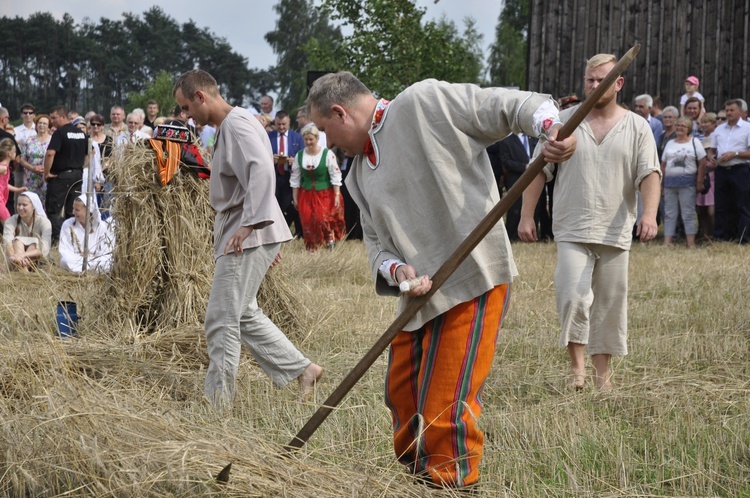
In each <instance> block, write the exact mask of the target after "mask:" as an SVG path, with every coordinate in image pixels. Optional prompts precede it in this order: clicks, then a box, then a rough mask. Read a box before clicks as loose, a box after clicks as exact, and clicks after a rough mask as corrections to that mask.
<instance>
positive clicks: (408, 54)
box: [308, 0, 482, 97]
mask: <svg viewBox="0 0 750 498" xmlns="http://www.w3.org/2000/svg"><path fill="white" fill-rule="evenodd" d="M323 5H324V8H326V9H327V10H328V11H330V12H331V19H333V20H338V21H341V23H342V24H343V25H344V26H346V27H348V28H349V29H350V30H351V31H352V35H351V36H347V37H346V38H345V39H344V41H343V43H342V44H341V45H339V46H338V47H335V49H334V50H328V51H327V50H325V49H324V47H321V46H319V45H316V44H315V43H312V44H310V45H308V51H309V53H310V54H311V55H310V58H311V60H312V61H313V62H314V65H315V66H316V69H320V70H331V71H338V70H348V71H351V72H353V73H355V74H356V75H357V76H358V77H359V78H360V79H361V80H362V82H363V83H365V84H366V85H367V86H368V87H369V88H370V89H371V90H373V91H375V92H376V93H378V94H380V95H384V96H386V95H387V96H391V97H393V96H395V95H397V94H398V93H399V92H400V91H401V90H403V89H404V88H406V87H407V86H409V85H411V84H412V83H415V82H417V81H420V80H423V79H425V78H437V79H442V80H446V81H453V82H468V83H478V82H479V76H480V74H481V68H482V56H481V48H480V47H479V44H480V42H481V35H479V34H478V33H477V31H476V28H475V27H474V25H473V22H472V21H471V20H467V21H466V23H467V26H466V29H465V31H464V36H460V35H459V34H458V30H457V28H456V26H455V25H454V24H453V23H452V22H448V21H447V20H445V19H441V20H440V21H438V22H434V21H429V22H424V23H423V21H422V18H423V17H424V13H425V9H421V8H418V7H416V5H415V4H414V2H413V1H411V0H326V1H325V2H324V4H323Z"/></svg>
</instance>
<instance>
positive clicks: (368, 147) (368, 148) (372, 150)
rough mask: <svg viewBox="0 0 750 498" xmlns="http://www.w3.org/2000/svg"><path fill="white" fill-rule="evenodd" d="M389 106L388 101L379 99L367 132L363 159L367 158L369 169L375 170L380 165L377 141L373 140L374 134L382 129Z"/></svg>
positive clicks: (389, 102)
mask: <svg viewBox="0 0 750 498" xmlns="http://www.w3.org/2000/svg"><path fill="white" fill-rule="evenodd" d="M390 104H391V101H390V100H386V99H380V100H379V101H378V103H377V105H376V106H375V112H374V113H373V115H372V124H371V126H370V130H369V131H368V132H367V134H368V139H367V143H365V157H367V165H368V166H369V167H370V169H375V168H377V167H378V165H379V164H380V149H379V148H378V142H377V140H375V134H376V133H377V132H379V131H380V129H381V128H382V127H383V123H385V115H386V114H387V113H388V106H389V105H390Z"/></svg>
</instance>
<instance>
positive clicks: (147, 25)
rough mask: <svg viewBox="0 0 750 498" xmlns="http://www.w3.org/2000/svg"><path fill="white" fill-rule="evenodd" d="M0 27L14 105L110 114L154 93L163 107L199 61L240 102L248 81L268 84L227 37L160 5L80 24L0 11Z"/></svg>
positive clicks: (1, 87)
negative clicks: (177, 82) (174, 87)
mask: <svg viewBox="0 0 750 498" xmlns="http://www.w3.org/2000/svg"><path fill="white" fill-rule="evenodd" d="M0 32H2V33H3V43H1V44H0V71H2V74H3V78H2V79H0V101H2V103H3V105H4V106H6V107H7V108H9V109H11V110H13V109H18V107H19V106H20V105H21V103H23V102H32V103H33V104H34V105H35V106H36V107H37V108H38V109H49V108H50V107H52V106H54V105H56V104H65V105H67V106H68V107H70V108H71V109H76V110H78V111H79V112H81V113H83V112H85V111H88V110H98V111H99V112H100V113H103V114H104V115H108V114H109V109H110V107H111V106H112V105H115V104H118V105H123V104H125V103H126V102H131V103H135V102H136V101H142V99H143V97H144V96H145V95H148V96H149V97H150V96H151V94H153V93H156V94H157V95H159V97H157V100H159V101H160V102H161V104H162V107H163V108H165V109H166V108H168V107H169V103H171V102H172V101H171V95H169V97H170V98H169V99H166V100H164V99H165V97H162V96H160V95H161V94H162V93H164V91H165V89H166V88H167V87H169V90H170V92H171V80H174V78H176V77H177V76H178V75H179V74H180V73H181V72H183V71H186V70H188V69H193V68H196V67H200V68H202V69H205V70H206V71H209V72H210V73H212V74H213V75H214V76H215V77H216V79H217V81H219V84H220V88H221V91H222V93H223V94H224V95H225V97H226V98H227V100H228V101H229V102H230V103H234V104H237V105H243V104H244V102H245V100H247V99H248V97H253V96H254V95H256V93H257V91H258V90H257V89H256V88H252V89H251V88H250V87H249V85H250V84H252V85H255V84H258V85H259V86H260V88H261V89H262V90H261V91H268V89H269V81H270V82H273V80H272V78H271V77H270V76H269V72H268V71H262V70H252V71H251V70H250V69H249V68H248V67H247V59H246V58H245V57H243V56H241V55H240V54H238V53H237V52H235V51H234V50H232V47H231V45H229V43H227V41H226V40H225V39H223V38H220V37H217V36H216V35H215V34H214V33H212V32H211V31H209V30H208V29H207V28H199V27H198V26H197V25H196V24H195V23H194V22H192V21H190V22H188V23H186V24H184V25H182V26H180V25H179V24H178V23H177V22H176V21H175V20H174V19H172V18H171V17H169V16H168V15H166V14H165V13H164V11H163V10H161V9H160V8H158V7H152V8H151V9H149V10H147V11H146V12H144V13H143V14H142V15H137V14H133V13H124V14H123V15H122V18H121V19H119V20H111V19H107V18H101V19H99V20H98V21H96V22H95V21H92V20H91V19H89V18H84V19H83V21H82V23H81V24H80V25H79V24H76V22H75V21H74V20H73V18H72V17H71V16H70V15H68V14H65V15H64V16H63V18H62V19H61V20H56V19H55V18H54V17H53V16H52V14H50V13H41V12H40V13H36V14H32V15H31V16H29V18H28V19H23V18H20V17H15V18H9V17H5V16H4V17H0ZM168 82H169V83H170V84H169V85H168V84H167V83H168ZM271 86H272V85H271ZM147 100H148V98H146V101H147Z"/></svg>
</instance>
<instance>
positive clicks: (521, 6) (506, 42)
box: [489, 0, 529, 89]
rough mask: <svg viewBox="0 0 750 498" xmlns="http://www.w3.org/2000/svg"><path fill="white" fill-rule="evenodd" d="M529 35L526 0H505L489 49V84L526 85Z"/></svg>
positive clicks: (527, 4) (523, 87) (522, 86)
mask: <svg viewBox="0 0 750 498" xmlns="http://www.w3.org/2000/svg"><path fill="white" fill-rule="evenodd" d="M528 37H529V0H505V4H504V6H503V10H502V12H500V18H499V19H498V23H497V28H496V30H495V43H493V44H492V47H491V48H490V58H489V72H490V84H491V85H493V86H517V87H519V88H522V89H525V88H526V54H527V49H526V47H527V44H528Z"/></svg>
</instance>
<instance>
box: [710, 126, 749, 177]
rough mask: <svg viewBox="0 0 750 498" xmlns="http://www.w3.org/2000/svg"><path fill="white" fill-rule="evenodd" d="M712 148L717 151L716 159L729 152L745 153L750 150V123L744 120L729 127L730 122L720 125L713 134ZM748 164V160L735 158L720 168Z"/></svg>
mask: <svg viewBox="0 0 750 498" xmlns="http://www.w3.org/2000/svg"><path fill="white" fill-rule="evenodd" d="M711 148H712V149H716V157H719V156H721V155H722V154H725V153H727V152H740V153H741V152H745V151H746V150H748V149H750V123H748V122H747V121H744V120H742V119H738V120H737V124H736V125H734V126H731V127H730V126H729V122H726V123H723V124H720V125H719V126H717V127H716V130H715V131H714V132H713V133H712V134H711ZM746 162H748V160H747V159H742V158H739V157H735V158H733V159H731V160H730V161H727V162H725V163H722V164H720V165H719V166H734V165H735V164H742V163H746Z"/></svg>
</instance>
